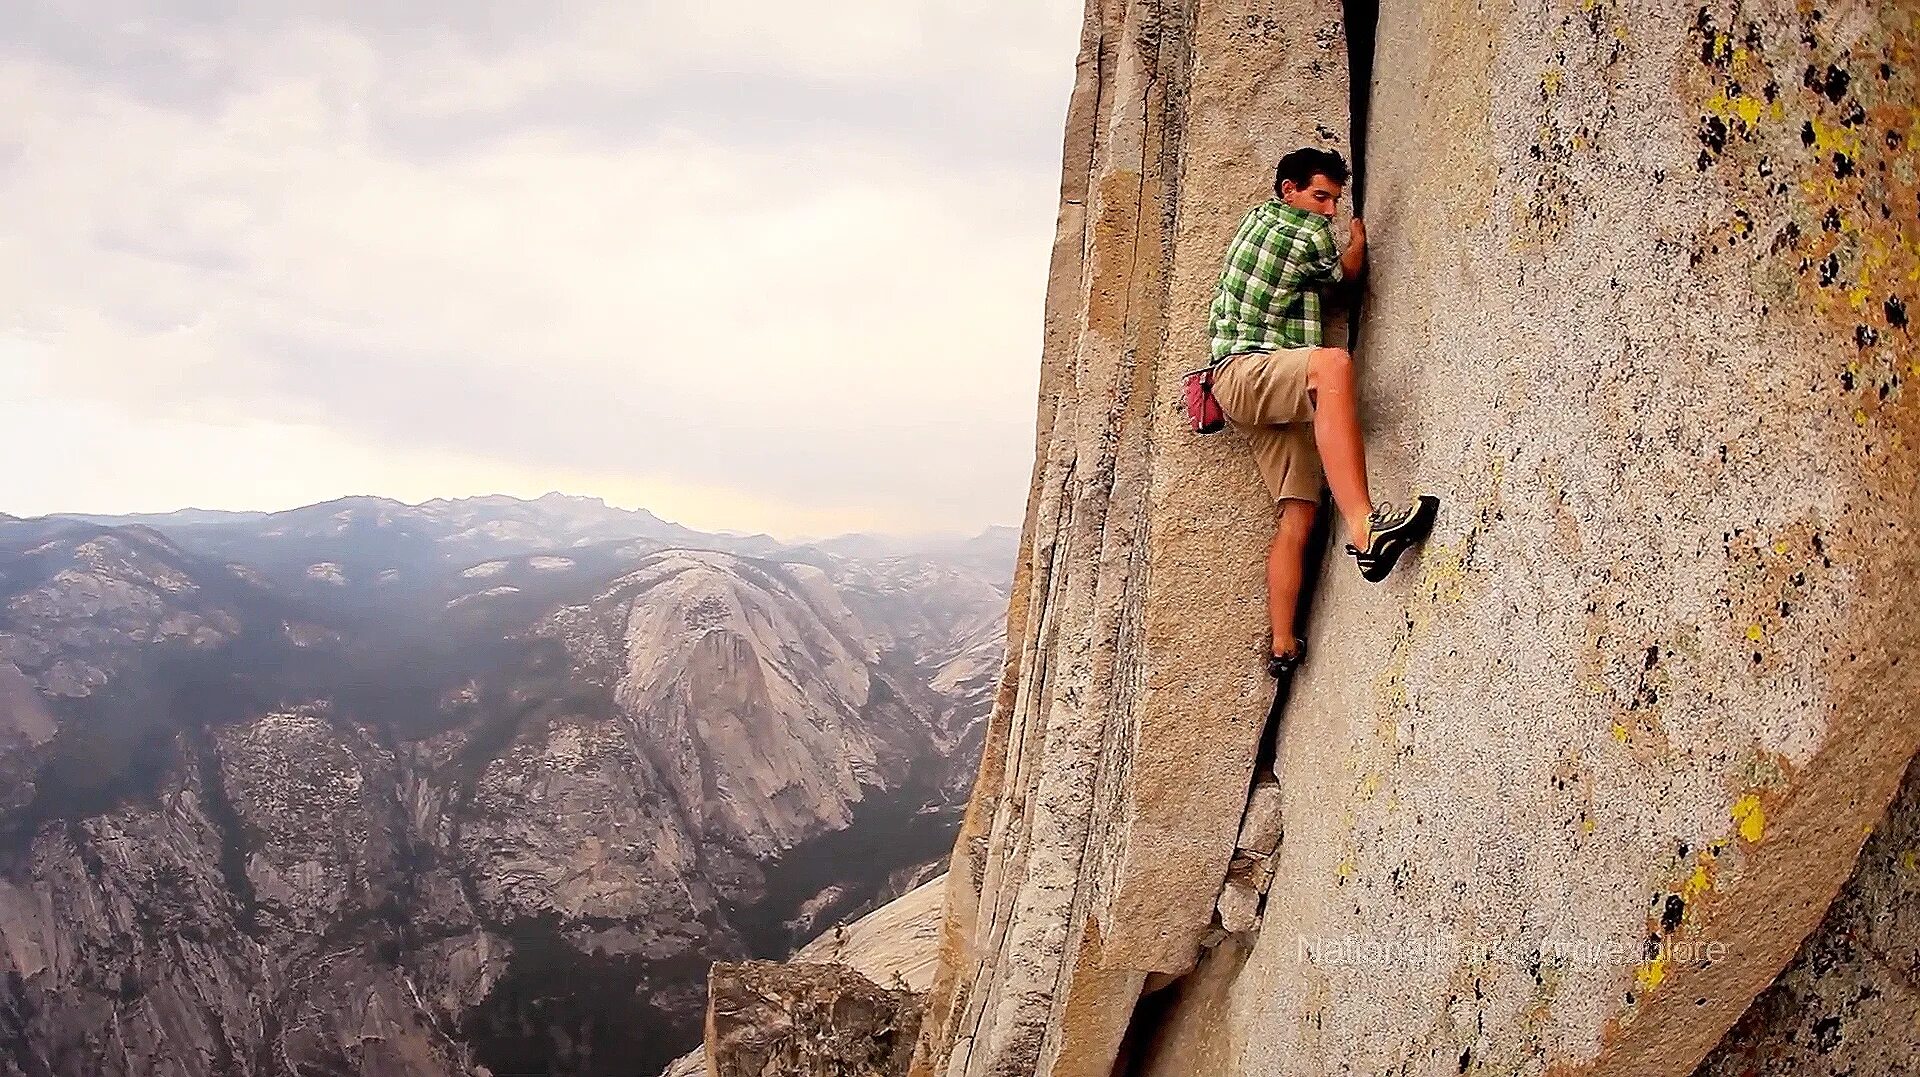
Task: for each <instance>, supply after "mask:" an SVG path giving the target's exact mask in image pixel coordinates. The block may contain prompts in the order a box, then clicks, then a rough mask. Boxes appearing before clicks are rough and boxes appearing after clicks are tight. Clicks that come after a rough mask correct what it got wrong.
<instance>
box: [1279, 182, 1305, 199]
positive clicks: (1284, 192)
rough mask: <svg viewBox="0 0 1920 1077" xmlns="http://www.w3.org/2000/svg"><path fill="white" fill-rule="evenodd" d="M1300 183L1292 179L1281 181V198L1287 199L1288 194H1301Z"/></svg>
mask: <svg viewBox="0 0 1920 1077" xmlns="http://www.w3.org/2000/svg"><path fill="white" fill-rule="evenodd" d="M1299 193H1300V185H1299V184H1297V183H1295V182H1293V181H1292V180H1290V179H1283V180H1281V181H1280V199H1281V201H1285V200H1286V198H1287V196H1288V195H1293V194H1299Z"/></svg>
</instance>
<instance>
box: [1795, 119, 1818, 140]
mask: <svg viewBox="0 0 1920 1077" xmlns="http://www.w3.org/2000/svg"><path fill="white" fill-rule="evenodd" d="M1818 139H1819V136H1818V135H1816V134H1814V133H1813V121H1812V120H1808V121H1807V122H1806V123H1805V124H1803V125H1801V127H1800V144H1801V145H1802V146H1811V145H1813V144H1814V142H1816V141H1818Z"/></svg>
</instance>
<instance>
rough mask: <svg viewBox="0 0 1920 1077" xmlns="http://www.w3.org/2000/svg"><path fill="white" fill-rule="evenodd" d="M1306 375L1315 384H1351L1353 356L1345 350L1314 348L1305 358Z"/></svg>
mask: <svg viewBox="0 0 1920 1077" xmlns="http://www.w3.org/2000/svg"><path fill="white" fill-rule="evenodd" d="M1307 374H1308V375H1309V376H1310V377H1311V378H1312V380H1313V381H1315V382H1316V383H1327V384H1334V385H1348V384H1352V382H1353V356H1352V355H1349V354H1348V353H1347V349H1345V348H1315V349H1313V352H1312V353H1311V354H1309V355H1308V356H1307Z"/></svg>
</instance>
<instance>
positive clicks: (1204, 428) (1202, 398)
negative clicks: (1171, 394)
mask: <svg viewBox="0 0 1920 1077" xmlns="http://www.w3.org/2000/svg"><path fill="white" fill-rule="evenodd" d="M1185 399H1186V402H1187V422H1188V423H1190V424H1192V426H1193V432H1194V433H1196V434H1211V433H1213V432H1214V431H1216V430H1218V429H1220V428H1221V427H1223V426H1225V425H1227V417H1226V414H1225V413H1223V412H1222V411H1221V410H1220V402H1219V401H1218V400H1215V399H1214V398H1213V368H1212V367H1211V366H1206V367H1201V368H1200V369H1199V370H1196V371H1193V372H1192V373H1190V374H1188V375H1187V377H1186V389H1185Z"/></svg>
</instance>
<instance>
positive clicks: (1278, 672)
mask: <svg viewBox="0 0 1920 1077" xmlns="http://www.w3.org/2000/svg"><path fill="white" fill-rule="evenodd" d="M1268 650H1269V653H1268V655H1267V675H1268V676H1270V677H1272V678H1273V679H1274V680H1277V681H1283V680H1286V679H1287V678H1288V677H1291V676H1293V671H1294V670H1296V669H1299V668H1300V660H1301V659H1302V658H1305V657H1306V654H1307V641H1306V640H1303V639H1296V640H1294V641H1293V653H1292V654H1273V653H1271V650H1272V649H1271V648H1269V649H1268Z"/></svg>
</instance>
